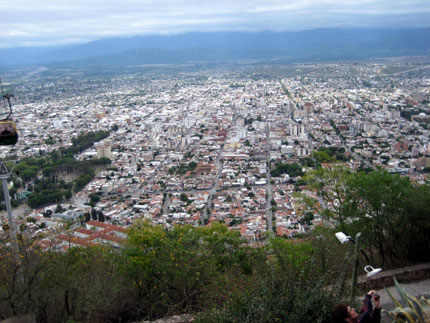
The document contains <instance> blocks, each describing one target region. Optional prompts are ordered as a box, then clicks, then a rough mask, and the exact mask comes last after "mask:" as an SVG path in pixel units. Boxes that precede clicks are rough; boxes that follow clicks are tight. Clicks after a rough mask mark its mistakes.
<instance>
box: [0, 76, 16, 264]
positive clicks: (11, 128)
mask: <svg viewBox="0 0 430 323" xmlns="http://www.w3.org/2000/svg"><path fill="white" fill-rule="evenodd" d="M0 88H1V94H2V97H3V102H4V101H5V99H6V100H7V103H8V105H9V111H8V115H7V117H6V118H4V119H1V120H0V146H5V145H6V146H11V145H15V144H16V143H17V141H18V131H17V130H16V125H15V122H13V121H12V120H10V116H11V115H12V105H11V104H10V98H12V97H13V95H11V94H3V85H2V83H1V79H0ZM5 107H6V105H5ZM6 109H7V107H6ZM15 164H16V160H10V161H4V160H2V161H0V180H1V181H2V185H3V193H4V201H5V204H6V209H7V215H8V222H9V232H10V239H11V246H12V253H13V255H14V258H15V260H16V262H17V263H19V257H18V255H19V250H18V242H17V239H16V228H15V223H14V222H13V214H12V206H11V204H10V195H9V186H8V179H9V178H10V177H11V176H12V172H13V169H14V167H15Z"/></svg>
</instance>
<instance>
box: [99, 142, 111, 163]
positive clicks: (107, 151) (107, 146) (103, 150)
mask: <svg viewBox="0 0 430 323" xmlns="http://www.w3.org/2000/svg"><path fill="white" fill-rule="evenodd" d="M103 157H106V158H109V159H111V158H112V151H111V141H110V140H105V141H104V142H103V143H101V144H99V145H98V146H97V158H103Z"/></svg>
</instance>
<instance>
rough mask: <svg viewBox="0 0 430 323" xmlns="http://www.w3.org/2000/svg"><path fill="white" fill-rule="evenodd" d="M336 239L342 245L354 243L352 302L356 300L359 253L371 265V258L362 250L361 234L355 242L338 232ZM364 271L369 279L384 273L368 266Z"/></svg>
mask: <svg viewBox="0 0 430 323" xmlns="http://www.w3.org/2000/svg"><path fill="white" fill-rule="evenodd" d="M335 235H336V238H337V239H338V240H339V241H340V243H342V244H344V243H346V242H348V241H351V242H352V243H354V260H353V267H352V281H351V300H353V299H354V292H355V285H356V284H357V268H358V251H359V250H360V251H361V253H362V254H363V255H364V257H365V258H366V260H367V262H368V263H369V262H370V261H369V258H368V257H367V255H366V253H365V252H364V251H363V250H362V249H360V237H361V232H358V233H357V234H356V235H355V240H354V239H352V238H351V237H350V236H347V235H346V234H345V233H343V232H337V233H336V234H335ZM364 271H365V272H366V273H367V278H369V277H371V276H373V275H376V274H377V273H379V272H381V271H382V268H373V267H372V266H369V265H367V266H366V267H364Z"/></svg>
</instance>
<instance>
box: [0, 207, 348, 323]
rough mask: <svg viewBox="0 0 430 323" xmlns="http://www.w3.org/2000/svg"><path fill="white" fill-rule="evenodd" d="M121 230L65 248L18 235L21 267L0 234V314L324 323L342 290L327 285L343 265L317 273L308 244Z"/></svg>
mask: <svg viewBox="0 0 430 323" xmlns="http://www.w3.org/2000/svg"><path fill="white" fill-rule="evenodd" d="M86 217H87V219H88V218H89V217H90V215H89V214H87V215H86ZM99 217H100V215H99ZM128 235H129V238H128V240H127V243H126V245H125V246H124V248H120V249H113V248H106V247H90V248H69V249H68V250H67V251H66V252H57V251H54V250H52V251H44V252H41V251H40V249H39V248H38V244H37V243H32V242H25V241H24V240H21V241H20V250H21V254H20V257H19V258H20V264H19V265H17V264H16V263H15V258H14V257H13V255H12V253H11V250H10V246H9V245H8V244H6V243H3V241H2V243H1V244H0V259H1V261H0V272H2V275H0V299H1V300H2V301H1V302H0V319H6V318H8V317H10V316H16V315H21V314H26V313H34V314H35V315H36V317H37V320H38V321H42V322H65V321H72V320H73V321H78V322H119V321H121V322H135V321H141V320H154V319H157V318H160V317H165V316H169V315H174V314H181V313H201V317H200V318H199V320H201V321H204V322H211V321H217V322H218V321H219V322H226V321H254V322H256V321H258V322H260V321H261V322H267V321H276V320H275V319H277V320H279V321H286V322H308V321H315V320H316V321H319V322H325V321H327V320H328V319H329V314H330V311H331V308H332V305H333V304H335V303H336V302H339V301H340V298H341V297H342V294H341V293H339V290H342V289H337V288H332V289H331V290H332V291H331V292H327V291H326V289H325V287H326V285H328V284H333V283H334V282H335V280H333V277H340V276H341V275H339V274H338V273H339V271H338V270H339V268H341V269H342V267H344V264H343V263H339V262H337V261H335V262H332V263H330V261H327V263H326V267H325V268H326V270H325V273H326V274H325V275H322V274H321V273H322V272H323V271H322V270H321V265H320V264H321V261H320V260H318V259H317V258H315V256H314V253H316V252H314V250H315V251H316V249H315V246H314V245H313V242H311V243H310V242H307V243H304V244H297V243H295V244H292V242H291V241H288V240H284V239H274V240H272V241H270V243H269V244H268V245H267V246H265V247H264V248H252V247H248V246H245V245H243V240H242V239H241V238H240V236H239V234H238V233H237V232H234V231H230V230H228V228H227V227H226V226H224V225H222V224H218V223H212V224H211V225H210V226H206V227H192V226H177V227H174V228H173V229H172V230H170V231H166V230H164V229H163V228H161V227H159V226H151V225H149V224H148V223H140V224H139V225H137V226H135V227H132V228H130V230H129V232H128ZM336 246H337V244H336ZM325 250H330V248H325ZM327 259H328V260H330V259H332V257H327ZM335 259H336V258H335ZM339 265H340V266H339ZM17 266H19V270H18V267H17ZM336 266H339V267H338V269H336V268H337V267H336ZM106 282H108V283H106ZM334 286H336V285H334Z"/></svg>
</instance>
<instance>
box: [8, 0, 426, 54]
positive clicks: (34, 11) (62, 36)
mask: <svg viewBox="0 0 430 323" xmlns="http://www.w3.org/2000/svg"><path fill="white" fill-rule="evenodd" d="M339 3H341V4H339ZM0 11H1V12H7V14H6V15H3V16H2V19H1V20H0V30H1V31H2V38H1V41H0V47H9V46H17V45H36V44H64V43H70V42H75V41H77V42H82V41H88V40H93V39H97V38H102V37H109V36H121V35H124V36H127V35H138V34H159V33H178V32H187V31H218V30H261V29H273V30H301V29H310V28H319V27H356V26H362V27H375V26H381V27H384V26H385V27H396V24H397V23H399V26H402V27H404V26H413V27H423V26H430V19H426V17H427V18H430V1H428V0H412V1H407V0H395V1H393V0H343V1H342V2H339V1H338V0H300V1H297V0H295V1H291V0H282V1H279V0H265V1H261V0H248V1H245V0H228V1H227V0H218V1H209V0H184V1H178V0H123V1H119V0H116V1H109V0H104V1H101V0H74V1H67V2H66V1H52V0H39V1H34V0H16V1H3V2H2V3H0ZM416 17H421V18H419V19H417V18H416ZM426 20H427V21H428V22H427V23H426V22H425V21H426Z"/></svg>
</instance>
